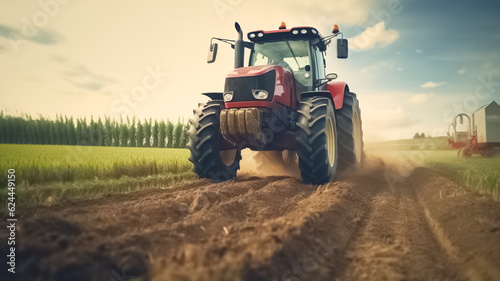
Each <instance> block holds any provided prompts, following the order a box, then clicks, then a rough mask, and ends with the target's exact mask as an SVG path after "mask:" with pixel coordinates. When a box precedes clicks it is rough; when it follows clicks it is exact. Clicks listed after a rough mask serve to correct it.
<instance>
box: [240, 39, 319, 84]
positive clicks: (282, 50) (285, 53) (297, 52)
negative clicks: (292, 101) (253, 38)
mask: <svg viewBox="0 0 500 281" xmlns="http://www.w3.org/2000/svg"><path fill="white" fill-rule="evenodd" d="M310 58H311V54H310V48H309V41H307V40H282V41H273V42H256V43H255V45H254V48H253V50H252V53H251V55H250V66H255V65H280V66H282V67H284V68H289V69H290V70H292V71H293V73H294V76H295V79H296V81H298V82H299V83H300V85H297V86H298V88H299V87H300V89H297V90H299V92H300V91H304V90H307V89H309V88H311V87H312V79H311V76H312V73H310V72H309V71H306V66H308V67H307V69H308V70H310V69H311V65H310V64H311V59H310Z"/></svg>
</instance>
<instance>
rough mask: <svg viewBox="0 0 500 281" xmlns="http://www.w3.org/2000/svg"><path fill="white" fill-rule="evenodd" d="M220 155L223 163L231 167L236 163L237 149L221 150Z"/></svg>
mask: <svg viewBox="0 0 500 281" xmlns="http://www.w3.org/2000/svg"><path fill="white" fill-rule="evenodd" d="M219 155H220V159H221V160H222V163H224V165H226V166H227V167H229V166H231V165H232V164H233V163H234V159H236V149H228V150H220V151H219Z"/></svg>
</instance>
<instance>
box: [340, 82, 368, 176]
mask: <svg viewBox="0 0 500 281" xmlns="http://www.w3.org/2000/svg"><path fill="white" fill-rule="evenodd" d="M336 117H337V132H338V136H337V138H338V146H339V148H338V150H339V171H344V170H347V169H356V168H358V167H360V166H361V164H362V163H363V160H364V157H365V155H364V151H363V146H364V143H363V129H362V122H361V110H360V108H359V101H358V99H357V97H356V94H355V93H351V92H347V93H345V95H344V103H343V105H342V108H341V109H339V110H337V111H336Z"/></svg>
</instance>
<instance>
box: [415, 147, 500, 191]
mask: <svg viewBox="0 0 500 281" xmlns="http://www.w3.org/2000/svg"><path fill="white" fill-rule="evenodd" d="M424 163H425V165H426V166H428V167H430V168H433V169H435V170H437V171H439V172H440V173H442V174H444V175H446V176H447V177H449V178H451V179H453V180H454V181H455V182H457V183H459V184H461V185H463V186H466V187H467V188H469V189H471V190H475V191H477V192H479V193H481V194H485V195H490V196H491V197H493V198H494V199H495V200H497V201H500V157H499V156H496V157H491V158H484V157H482V156H480V155H473V157H471V158H465V159H464V158H458V157H457V153H456V151H435V152H433V153H429V155H428V157H426V158H425V162H424Z"/></svg>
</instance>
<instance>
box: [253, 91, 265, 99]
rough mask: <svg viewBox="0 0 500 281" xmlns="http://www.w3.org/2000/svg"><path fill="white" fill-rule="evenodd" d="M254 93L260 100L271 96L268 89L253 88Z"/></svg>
mask: <svg viewBox="0 0 500 281" xmlns="http://www.w3.org/2000/svg"><path fill="white" fill-rule="evenodd" d="M252 94H253V96H254V98H256V99H258V100H265V99H267V97H268V96H269V93H268V92H267V91H266V90H252Z"/></svg>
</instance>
